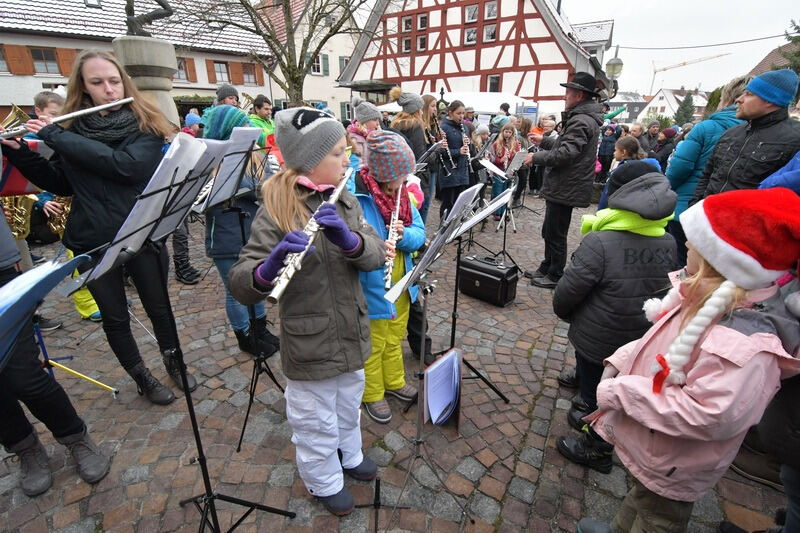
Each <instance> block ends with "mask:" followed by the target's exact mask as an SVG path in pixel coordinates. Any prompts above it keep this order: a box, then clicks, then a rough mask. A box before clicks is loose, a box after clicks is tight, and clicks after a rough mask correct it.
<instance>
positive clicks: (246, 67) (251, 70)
mask: <svg viewBox="0 0 800 533" xmlns="http://www.w3.org/2000/svg"><path fill="white" fill-rule="evenodd" d="M242 80H243V81H244V84H245V85H255V84H256V66H255V65H254V64H252V63H244V64H242Z"/></svg>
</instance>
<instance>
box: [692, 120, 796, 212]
mask: <svg viewBox="0 0 800 533" xmlns="http://www.w3.org/2000/svg"><path fill="white" fill-rule="evenodd" d="M797 150H800V122H797V121H795V120H790V119H789V112H788V111H787V110H786V109H778V110H776V111H773V112H772V113H768V114H766V115H764V116H763V117H759V118H756V119H753V120H750V121H748V122H745V123H743V124H739V125H738V126H734V127H733V128H731V129H729V130H728V131H726V132H725V133H724V134H723V135H722V137H720V139H719V141H718V142H717V145H716V147H715V148H714V152H713V153H712V154H711V157H710V158H709V160H708V163H707V164H706V168H705V169H704V170H703V174H702V175H701V176H700V180H699V181H698V183H697V188H696V189H695V191H694V195H693V196H692V199H691V201H690V202H689V205H692V204H695V203H697V202H699V201H700V200H702V199H703V198H705V197H706V196H709V195H711V194H717V193H718V192H724V191H731V190H735V189H756V188H758V186H759V185H760V184H761V182H762V181H764V178H766V177H767V176H769V175H770V174H772V173H773V172H775V171H776V170H778V169H779V168H781V167H783V166H784V165H785V164H786V163H788V162H789V160H790V159H791V158H792V156H794V154H795V153H796V152H797Z"/></svg>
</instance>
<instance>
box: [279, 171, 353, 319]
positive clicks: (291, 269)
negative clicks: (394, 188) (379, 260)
mask: <svg viewBox="0 0 800 533" xmlns="http://www.w3.org/2000/svg"><path fill="white" fill-rule="evenodd" d="M352 173H353V169H352V168H348V169H347V172H345V173H344V177H343V178H342V180H341V181H340V182H339V184H338V185H337V186H336V189H334V191H333V192H332V193H331V195H330V197H328V199H327V200H325V201H324V202H322V203H321V204H319V206H318V207H317V209H316V210H315V211H314V214H312V215H311V218H310V219H309V220H308V222H306V226H305V227H304V228H303V233H305V234H306V235H308V244H306V247H305V248H304V249H303V251H301V252H295V253H290V254H286V258H285V259H284V260H283V268H282V269H280V270H279V271H278V274H277V275H276V276H275V279H274V280H272V291H271V292H270V293H269V296H267V301H268V302H269V303H273V304H274V303H278V300H280V298H281V295H283V292H284V291H285V290H286V286H287V285H289V282H290V281H291V280H292V277H293V276H294V275H295V274H296V273H297V271H299V270H300V269H301V268H302V266H303V265H302V263H303V259H304V258H305V256H306V254H307V253H308V250H309V248H311V245H312V244H313V243H314V238H315V237H316V236H317V233H318V232H319V229H320V225H319V223H317V221H316V219H315V218H314V215H315V214H316V213H317V211H319V209H320V207H322V206H323V205H324V204H326V203H331V204H336V200H338V199H339V195H340V194H342V191H343V190H345V188H346V187H347V181H348V180H349V179H350V175H351V174H352Z"/></svg>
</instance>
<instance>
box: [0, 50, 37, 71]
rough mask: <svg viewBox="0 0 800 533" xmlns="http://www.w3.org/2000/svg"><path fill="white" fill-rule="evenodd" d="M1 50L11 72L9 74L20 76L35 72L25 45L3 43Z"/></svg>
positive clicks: (29, 52)
mask: <svg viewBox="0 0 800 533" xmlns="http://www.w3.org/2000/svg"><path fill="white" fill-rule="evenodd" d="M3 51H4V52H5V56H6V63H8V71H9V72H11V74H17V75H21V76H31V75H33V74H35V71H34V69H33V58H32V57H31V51H30V50H29V49H28V47H27V46H20V45H16V44H4V45H3Z"/></svg>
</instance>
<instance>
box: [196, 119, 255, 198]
mask: <svg viewBox="0 0 800 533" xmlns="http://www.w3.org/2000/svg"><path fill="white" fill-rule="evenodd" d="M260 135H261V128H233V133H231V137H230V140H229V141H219V142H227V146H228V148H227V150H226V153H227V154H229V155H226V156H224V157H223V159H222V163H221V164H220V166H219V170H217V174H216V176H215V178H214V185H213V187H211V192H209V193H208V196H206V200H205V202H203V204H202V207H201V208H200V212H203V211H206V210H207V209H208V208H209V207H212V206H214V205H216V204H218V203H220V202H224V201H225V200H227V199H229V198H231V197H232V196H234V194H235V193H236V188H237V187H238V185H239V179H238V177H239V176H240V175H241V173H242V172H243V171H244V168H245V167H246V166H247V164H248V163H249V161H250V154H251V152H250V148H252V146H253V144H254V143H256V142H257V141H258V137H259V136H260ZM201 140H202V141H203V142H210V141H211V140H210V139H208V140H206V139H201Z"/></svg>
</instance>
